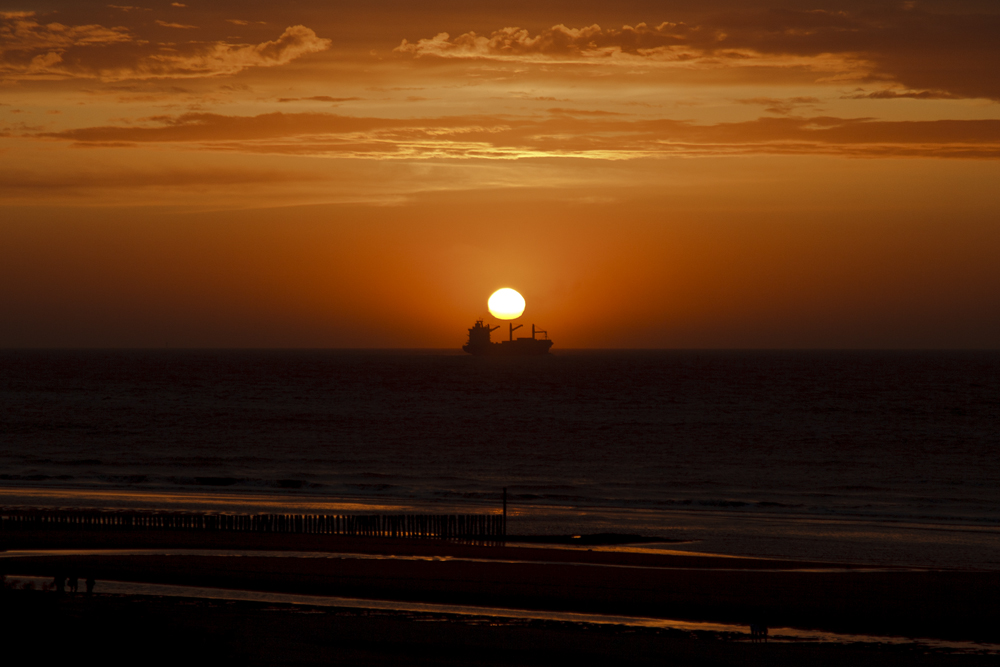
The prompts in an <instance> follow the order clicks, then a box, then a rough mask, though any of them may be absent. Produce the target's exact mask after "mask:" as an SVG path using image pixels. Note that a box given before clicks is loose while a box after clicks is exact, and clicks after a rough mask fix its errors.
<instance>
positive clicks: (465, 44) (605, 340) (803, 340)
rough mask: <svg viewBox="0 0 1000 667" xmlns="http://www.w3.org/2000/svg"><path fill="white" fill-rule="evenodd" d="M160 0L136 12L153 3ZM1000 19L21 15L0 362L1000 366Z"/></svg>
mask: <svg viewBox="0 0 1000 667" xmlns="http://www.w3.org/2000/svg"><path fill="white" fill-rule="evenodd" d="M133 1H134V0H133ZM997 35H1000V7H998V6H997V5H996V3H995V2H993V1H992V0H991V1H988V2H986V1H979V0H956V1H949V2H936V1H935V2H922V1H920V0H917V1H915V2H896V1H893V2H854V1H850V0H844V1H841V2H837V1H836V0H831V1H830V2H813V1H798V0H795V1H786V2H780V1H771V2H760V1H759V0H748V1H739V2H737V1H735V0H732V1H730V0H715V1H712V0H708V1H699V2H695V1H693V0H691V1H687V0H684V1H676V2H671V1H669V0H660V1H657V2H652V1H649V0H624V1H620V2H615V3H608V2H595V1H591V0H576V1H574V2H569V1H567V0H534V1H532V2H527V1H524V0H504V1H493V0H486V1H481V2H470V1H469V0H462V1H451V0H430V1H428V2H420V3H414V2H404V1H402V0H369V1H367V2H354V1H343V2H337V3H331V2H328V1H320V0H290V1H287V2H282V3H274V2H257V1H247V0H242V1H240V2H235V1H233V2H229V1H215V2H209V1H207V0H202V1H200V2H199V1H195V0H190V1H188V2H164V1H159V0H158V1H157V2H143V3H141V4H140V5H136V6H131V5H113V4H106V3H101V2H90V1H85V0H73V1H72V2H69V1H63V0H50V1H47V2H46V1H34V0H25V1H24V2H17V1H16V0H15V1H14V2H10V1H9V0H0V347H140V348H143V347H164V346H170V347H306V348H356V347H364V348H368V347H392V348H407V347H413V348H454V349H457V348H459V347H460V346H461V345H462V343H463V342H464V341H465V338H466V329H468V328H469V327H470V326H472V324H473V322H474V321H475V320H476V319H477V318H479V317H484V316H485V317H486V318H487V320H489V319H490V318H489V315H488V312H487V308H486V302H487V299H488V297H489V296H490V294H491V293H492V292H493V291H494V290H496V289H499V288H501V287H511V288H514V289H516V290H518V291H519V292H520V293H521V294H522V295H524V297H525V300H526V302H527V309H526V311H525V314H524V316H523V317H522V318H521V319H520V320H518V323H523V324H525V325H526V327H530V325H531V324H536V325H537V326H538V327H539V328H541V329H545V330H547V331H548V332H549V334H550V337H551V338H552V339H553V340H554V341H555V343H556V345H555V347H554V348H553V350H554V351H557V350H558V349H559V348H998V347H1000V267H998V257H1000V76H998V74H997V73H998V72H1000V39H997Z"/></svg>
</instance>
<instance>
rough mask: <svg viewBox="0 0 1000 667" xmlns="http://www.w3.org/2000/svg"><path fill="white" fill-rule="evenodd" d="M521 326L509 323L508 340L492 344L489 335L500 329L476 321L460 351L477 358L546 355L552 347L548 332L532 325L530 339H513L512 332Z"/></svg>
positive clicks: (521, 325)
mask: <svg viewBox="0 0 1000 667" xmlns="http://www.w3.org/2000/svg"><path fill="white" fill-rule="evenodd" d="M523 326H524V325H523V324H518V325H517V326H516V327H515V326H514V324H513V323H511V325H510V338H509V339H508V340H502V341H500V342H499V343H494V342H492V341H490V334H491V333H493V332H494V331H496V330H497V329H499V328H500V327H499V326H496V327H492V328H491V327H490V325H488V324H483V321H482V320H481V319H479V320H476V324H475V325H474V326H473V327H472V328H471V329H469V342H468V343H466V344H465V345H463V346H462V349H463V350H465V351H466V352H468V353H469V354H475V355H477V356H479V355H483V356H513V357H524V356H531V355H535V354H548V353H549V348H550V347H552V341H551V340H549V332H547V331H542V330H541V329H536V328H535V325H534V324H532V325H531V338H527V337H525V338H514V332H515V331H517V330H518V329H520V328H521V327H523ZM539 335H542V336H544V338H538V336H539Z"/></svg>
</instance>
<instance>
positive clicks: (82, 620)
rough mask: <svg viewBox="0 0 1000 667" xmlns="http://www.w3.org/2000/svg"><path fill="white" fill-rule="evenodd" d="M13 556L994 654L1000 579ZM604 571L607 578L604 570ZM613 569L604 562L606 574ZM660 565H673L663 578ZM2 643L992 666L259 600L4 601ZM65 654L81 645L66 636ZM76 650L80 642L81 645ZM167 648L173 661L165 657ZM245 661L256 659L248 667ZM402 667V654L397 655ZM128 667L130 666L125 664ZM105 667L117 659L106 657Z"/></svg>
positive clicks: (464, 657)
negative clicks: (50, 639)
mask: <svg viewBox="0 0 1000 667" xmlns="http://www.w3.org/2000/svg"><path fill="white" fill-rule="evenodd" d="M3 539H4V542H3V544H2V546H4V547H6V548H7V549H21V548H39V547H48V548H55V547H63V548H80V547H89V548H95V547H98V548H102V547H103V548H115V547H117V548H152V547H158V548H166V547H170V548H181V547H187V548H226V549H246V550H252V549H265V550H268V549H279V548H284V549H288V550H299V551H328V552H349V553H368V554H383V555H384V554H395V555H412V556H432V555H433V556H450V557H452V558H456V559H463V558H475V559H482V560H476V561H469V560H385V559H369V560H365V559H329V558H309V559H305V558H287V557H279V556H278V554H275V555H273V556H271V555H255V556H244V557H218V556H179V555H169V556H164V555H129V556H123V555H117V554H98V555H86V556H80V555H66V554H45V555H34V556H30V557H24V558H20V557H19V558H4V559H0V569H2V571H3V572H4V573H6V574H8V575H34V576H45V577H49V576H55V575H57V574H64V575H70V574H76V575H77V576H81V577H84V576H94V577H96V578H97V579H98V580H101V579H105V580H119V581H133V582H148V583H164V584H179V585H189V586H208V587H219V588H233V589H246V590H256V591H273V592H287V593H300V594H315V595H334V596H348V597H363V598H379V599H389V600H409V601H424V602H438V603H451V604H467V605H484V606H497V607H511V608H521V609H546V610H559V611H582V612H591V613H605V614H623V615H640V616H653V617H661V618H675V619H687V620H696V621H718V622H726V623H736V624H748V623H750V622H754V621H759V620H763V621H765V622H767V623H768V624H769V625H771V626H772V627H774V626H790V627H798V628H808V629H819V630H829V631H838V632H847V633H857V634H877V635H901V636H911V637H913V636H917V637H930V638H940V639H954V640H973V641H987V642H1000V628H998V627H997V625H998V624H997V623H996V621H995V612H996V601H997V600H998V599H1000V573H995V572H927V571H908V570H898V571H876V572H873V571H867V570H865V569H863V568H858V569H846V570H845V569H843V568H842V566H837V567H836V568H828V567H824V566H822V565H819V566H817V565H816V564H804V563H788V562H778V561H760V560H751V559H729V558H712V557H697V556H668V555H651V554H630V553H608V552H598V551H594V552H588V551H572V550H563V549H526V548H515V547H482V546H472V545H456V544H450V543H446V542H441V541H415V540H374V539H373V540H365V539H358V538H330V537H316V536H266V535H265V536H258V535H239V534H227V535H212V534H204V533H200V534H199V533H191V534H183V533H177V532H170V533H106V534H97V533H85V534H84V533H77V534H72V533H66V534H62V535H59V534H52V533H49V534H39V535H32V534H27V533H23V534H17V533H7V534H6V535H4V536H3ZM598 565H600V566H598ZM609 565H611V566H609ZM668 568H669V569H668ZM3 609H4V616H5V630H6V631H7V632H9V633H13V634H9V635H8V636H11V637H19V638H24V640H26V641H29V642H34V641H37V642H39V645H40V646H43V645H45V637H46V636H55V637H60V638H66V637H75V638H77V639H79V640H80V641H81V642H85V643H86V644H88V645H89V646H90V650H98V648H97V647H98V646H99V647H100V649H99V650H101V651H102V652H107V651H111V653H107V655H108V657H109V660H111V658H112V657H113V655H119V654H120V655H122V656H125V655H128V654H130V652H133V651H140V649H141V652H140V654H141V655H143V656H146V655H150V651H151V650H152V651H157V650H160V651H165V653H162V654H160V656H161V657H163V658H164V659H165V660H167V662H170V661H171V660H173V658H171V656H172V655H174V653H176V652H180V653H186V654H188V655H200V654H202V653H203V652H208V653H211V654H213V655H215V654H218V655H219V656H229V657H230V658H232V659H235V660H238V661H240V662H245V661H248V660H250V659H251V658H254V659H257V660H258V662H259V663H261V664H317V663H321V662H348V663H353V664H390V663H392V664H443V665H452V664H555V663H562V662H564V661H565V660H572V661H575V662H577V663H581V664H622V663H626V664H647V663H654V662H655V663H656V664H659V665H662V664H680V665H716V664H717V665H730V664H734V665H743V664H747V665H755V664H770V665H775V664H777V665H784V664H788V665H793V664H794V665H800V664H820V665H822V664H830V665H835V664H855V665H868V664H871V665H885V664H951V662H952V661H953V660H961V661H962V663H963V664H970V662H971V663H972V664H978V663H979V662H980V661H981V660H982V661H984V662H983V664H986V661H989V662H991V663H995V661H996V659H997V658H996V656H991V657H988V658H981V657H977V656H952V655H946V654H943V653H940V652H931V653H930V654H926V655H925V654H924V653H922V652H921V651H918V650H916V649H913V648H912V647H911V648H906V647H885V646H883V647H878V646H870V645H868V646H864V647H861V646H836V645H778V644H773V643H772V644H768V645H767V646H760V645H756V644H749V643H747V642H745V641H735V638H733V637H725V636H721V635H712V634H707V633H698V637H697V638H693V637H692V636H691V635H689V634H686V633H680V632H676V631H667V630H652V629H635V628H632V629H626V628H622V627H595V626H586V625H578V624H568V623H556V622H551V621H545V622H542V621H500V622H498V621H495V620H494V621H493V623H498V624H495V625H490V624H489V623H490V622H489V621H482V623H483V624H476V623H470V622H469V621H468V620H461V619H459V618H457V617H448V620H442V619H445V618H446V617H443V616H440V615H438V616H437V617H435V616H434V615H420V614H408V613H390V612H365V611H358V610H330V609H323V608H315V609H302V608H293V607H287V606H281V605H266V604H262V603H246V602H240V603H233V602H218V601H190V600H189V601H183V600H170V599H160V598H141V597H135V598H116V597H110V596H109V597H106V596H93V597H91V598H89V599H87V598H86V597H85V596H83V595H77V596H62V597H59V596H57V595H55V594H54V593H43V592H31V591H8V592H7V593H6V594H5V597H4V601H3ZM74 641H75V640H74ZM81 648H82V645H81ZM172 652H173V653H172ZM255 656H256V658H255ZM401 656H402V657H405V659H401ZM136 657H138V656H136ZM111 661H112V662H113V660H111Z"/></svg>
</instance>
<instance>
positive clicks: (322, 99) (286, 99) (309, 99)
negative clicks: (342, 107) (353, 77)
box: [278, 95, 362, 102]
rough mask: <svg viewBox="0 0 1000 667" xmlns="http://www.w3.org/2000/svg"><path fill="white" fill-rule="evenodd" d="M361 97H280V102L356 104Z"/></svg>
mask: <svg viewBox="0 0 1000 667" xmlns="http://www.w3.org/2000/svg"><path fill="white" fill-rule="evenodd" d="M360 99H362V98H360V97H330V96H329V95H313V96H312V97H280V98H278V101H279V102H356V101H357V100H360Z"/></svg>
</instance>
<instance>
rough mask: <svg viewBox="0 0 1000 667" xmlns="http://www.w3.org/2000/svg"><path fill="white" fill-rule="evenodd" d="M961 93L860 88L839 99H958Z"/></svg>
mask: <svg viewBox="0 0 1000 667" xmlns="http://www.w3.org/2000/svg"><path fill="white" fill-rule="evenodd" d="M960 97H961V95H955V94H954V93H946V92H943V91H939V90H891V89H888V90H876V91H874V92H866V91H864V90H862V89H858V90H856V91H855V92H853V93H851V94H850V95H842V96H841V98H840V99H842V100H896V99H900V98H909V99H914V100H954V99H959V98H960Z"/></svg>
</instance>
